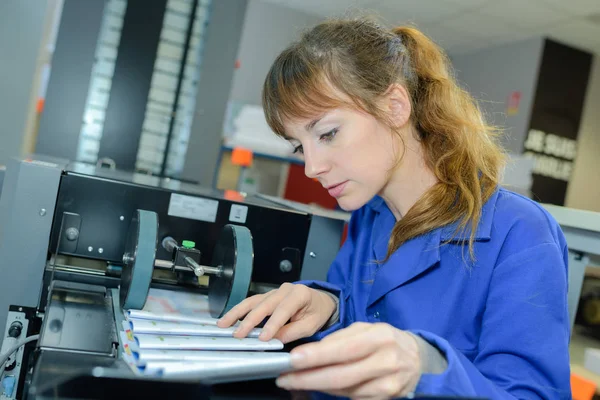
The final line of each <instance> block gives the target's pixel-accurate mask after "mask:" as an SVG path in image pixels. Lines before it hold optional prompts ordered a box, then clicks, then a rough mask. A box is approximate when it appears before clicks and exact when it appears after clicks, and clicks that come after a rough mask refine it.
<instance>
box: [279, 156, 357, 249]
mask: <svg viewBox="0 0 600 400" xmlns="http://www.w3.org/2000/svg"><path fill="white" fill-rule="evenodd" d="M283 198H285V199H288V200H292V201H297V202H298V203H302V204H311V203H313V204H318V205H320V206H321V207H324V208H327V209H330V210H335V209H337V200H336V199H334V198H333V197H331V196H330V195H329V193H328V192H327V190H326V189H325V188H324V187H323V186H322V185H321V184H320V183H319V181H318V180H317V179H311V178H308V177H307V176H306V175H304V165H299V164H291V165H290V169H289V172H288V179H287V182H286V186H285V191H284V193H283ZM347 236H348V224H347V223H346V224H344V230H343V232H342V238H341V241H340V247H341V246H342V245H343V244H344V242H345V241H346V237H347Z"/></svg>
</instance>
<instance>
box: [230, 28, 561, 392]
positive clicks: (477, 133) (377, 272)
mask: <svg viewBox="0 0 600 400" xmlns="http://www.w3.org/2000/svg"><path fill="white" fill-rule="evenodd" d="M490 79H493V77H490ZM263 101H264V109H265V113H266V118H267V120H268V122H269V124H270V126H271V128H272V129H273V130H274V132H276V133H277V134H278V135H280V136H282V137H285V138H287V139H288V140H289V141H290V142H292V143H293V145H294V146H295V147H296V151H297V152H300V153H302V154H304V158H305V162H306V175H307V176H309V177H311V178H316V179H318V180H319V181H320V182H321V184H322V185H323V186H324V187H326V188H327V189H328V190H329V193H330V194H331V195H332V196H334V197H335V198H336V199H337V201H338V202H339V205H340V206H341V207H342V208H343V209H345V210H349V211H352V212H353V213H352V218H351V221H350V224H349V232H348V238H347V240H346V242H345V243H344V245H343V247H342V249H341V251H340V252H339V254H338V256H337V258H336V260H335V262H334V263H333V265H332V266H331V268H330V270H329V273H328V279H327V282H296V283H295V284H285V285H283V286H281V287H280V288H279V289H277V290H274V291H272V292H269V293H267V294H263V295H257V296H253V297H250V298H248V299H246V300H245V301H243V302H242V303H240V304H239V305H238V306H236V307H235V308H234V309H232V310H231V311H230V312H229V313H228V314H227V315H225V316H224V317H223V318H222V319H221V321H220V322H219V325H220V326H222V327H226V326H231V325H233V324H234V323H235V322H237V321H238V320H240V319H243V321H242V323H241V324H240V327H239V329H238V331H237V333H236V336H237V337H244V336H246V335H247V334H248V332H249V331H250V329H252V328H253V327H255V326H256V325H258V324H259V323H260V322H261V321H263V320H264V319H265V318H266V317H269V319H268V321H267V323H266V324H265V326H264V330H263V334H262V339H265V340H268V339H270V338H273V337H276V338H279V339H281V340H282V341H283V342H285V343H287V342H291V341H295V340H297V339H300V338H309V343H308V344H304V345H301V346H298V347H296V348H295V349H294V350H293V351H292V353H291V354H292V363H293V366H294V371H293V372H292V373H289V374H286V375H284V376H281V377H280V378H279V379H278V384H279V385H280V386H281V387H283V388H286V389H290V390H307V391H315V392H318V393H321V394H323V393H328V394H330V395H335V396H344V397H352V398H389V397H400V396H407V395H411V394H414V393H417V394H418V393H423V394H430V395H460V396H480V397H485V398H490V399H509V398H510V399H512V398H520V399H525V398H526V399H565V398H570V396H571V395H570V383H569V378H570V375H569V353H568V344H569V335H570V332H569V331H570V329H569V328H570V327H569V318H568V311H567V260H568V258H567V244H566V242H565V239H564V237H563V234H562V232H561V230H560V228H559V226H558V225H557V223H556V222H555V220H554V219H553V218H552V217H551V216H550V215H549V214H548V213H547V212H546V211H545V210H544V209H543V208H542V207H540V206H539V205H538V204H536V203H535V202H533V201H531V200H529V199H527V198H524V197H521V196H519V195H517V194H515V193H512V192H509V191H507V190H505V189H503V188H500V187H499V180H500V175H501V171H502V167H503V163H504V154H503V152H502V150H501V149H500V147H499V146H498V144H497V142H496V136H497V135H496V132H495V131H494V130H493V129H492V127H490V126H488V125H486V123H485V122H484V119H483V117H482V114H481V112H480V111H479V109H478V108H477V106H476V104H475V102H474V101H473V100H472V99H471V97H470V96H469V95H468V94H467V93H466V92H465V91H463V90H462V89H461V88H460V87H459V86H458V85H457V84H456V82H455V80H454V79H453V77H452V75H451V71H450V67H449V62H448V60H447V58H446V57H445V55H444V53H443V52H442V51H441V50H440V48H438V47H437V46H436V45H435V44H434V43H433V42H432V41H430V40H429V39H428V38H427V37H426V36H425V35H423V34H422V33H421V32H419V31H418V30H415V29H412V28H408V27H400V28H396V29H394V30H386V29H384V28H383V27H380V26H379V25H377V24H376V23H373V22H371V21H369V20H336V21H329V22H326V23H322V24H320V25H318V26H316V27H315V28H313V29H312V30H311V31H309V32H308V33H306V34H305V35H304V36H303V37H302V38H301V40H300V41H299V42H297V43H295V44H293V45H291V46H290V47H289V48H288V49H286V50H285V51H283V52H282V53H281V55H280V56H279V57H278V58H277V60H276V61H275V63H274V64H273V66H272V68H271V70H270V71H269V73H268V76H267V78H266V81H265V84H264V95H263ZM333 245H335V244H334V243H332V246H333ZM310 339H315V340H310Z"/></svg>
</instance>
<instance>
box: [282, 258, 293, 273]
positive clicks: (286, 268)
mask: <svg viewBox="0 0 600 400" xmlns="http://www.w3.org/2000/svg"><path fill="white" fill-rule="evenodd" d="M279 269H280V270H281V272H290V271H291V270H292V262H291V261H290V260H281V262H280V263H279Z"/></svg>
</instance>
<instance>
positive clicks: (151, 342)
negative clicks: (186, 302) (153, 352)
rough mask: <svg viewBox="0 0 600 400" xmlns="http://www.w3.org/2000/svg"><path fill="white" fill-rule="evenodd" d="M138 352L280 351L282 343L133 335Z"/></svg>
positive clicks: (253, 339)
mask: <svg viewBox="0 0 600 400" xmlns="http://www.w3.org/2000/svg"><path fill="white" fill-rule="evenodd" d="M133 337H134V340H135V342H136V343H137V346H138V348H139V349H140V352H142V351H143V350H144V349H180V350H232V351H233V350H251V351H264V350H281V349H283V343H281V341H279V340H277V339H271V340H269V341H267V342H265V341H262V340H259V339H255V338H244V339H236V338H222V337H210V338H208V337H202V336H173V335H162V336H161V335H149V334H139V335H138V334H135V333H134V334H133Z"/></svg>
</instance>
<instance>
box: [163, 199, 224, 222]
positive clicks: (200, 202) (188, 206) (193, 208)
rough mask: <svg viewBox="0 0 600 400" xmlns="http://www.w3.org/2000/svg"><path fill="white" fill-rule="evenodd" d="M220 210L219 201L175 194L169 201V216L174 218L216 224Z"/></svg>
mask: <svg viewBox="0 0 600 400" xmlns="http://www.w3.org/2000/svg"><path fill="white" fill-rule="evenodd" d="M218 210H219V202H218V201H217V200H211V199H203V198H200V197H193V196H184V195H181V194H177V193H173V194H171V200H170V201H169V215H171V216H173V217H180V218H188V219H195V220H198V221H206V222H215V221H216V220H217V211H218Z"/></svg>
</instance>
